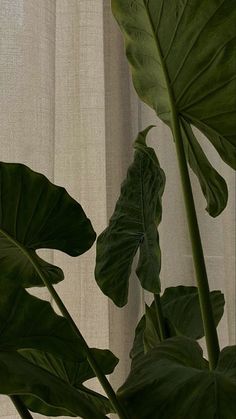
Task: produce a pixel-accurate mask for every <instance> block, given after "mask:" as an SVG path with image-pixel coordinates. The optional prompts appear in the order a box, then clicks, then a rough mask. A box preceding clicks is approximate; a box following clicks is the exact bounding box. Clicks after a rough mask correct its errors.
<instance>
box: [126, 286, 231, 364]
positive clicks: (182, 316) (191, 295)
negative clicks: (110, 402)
mask: <svg viewBox="0 0 236 419" xmlns="http://www.w3.org/2000/svg"><path fill="white" fill-rule="evenodd" d="M210 298H211V303H212V309H213V315H214V320H215V324H216V326H217V325H218V324H219V322H220V320H221V318H222V316H223V314H224V304H225V300H224V295H223V294H222V293H221V292H220V291H211V293H210ZM161 306H162V310H163V315H164V318H165V321H166V335H167V336H169V337H173V336H176V335H182V336H186V337H189V338H192V339H200V338H202V337H203V336H204V329H203V323H202V317H201V310H200V304H199V298H198V290H197V288H196V287H187V286H182V285H181V286H178V287H170V288H166V289H165V291H164V293H163V295H162V297H161ZM158 330H159V329H158V322H157V313H156V307H155V302H153V303H152V304H151V306H150V307H148V306H146V313H145V315H144V316H143V317H142V318H141V320H140V322H139V324H138V326H137V328H136V332H135V340H134V344H133V348H132V350H131V353H130V356H131V358H132V359H133V360H135V362H136V359H137V357H139V356H140V354H143V353H144V352H147V351H148V350H150V349H152V348H155V347H156V346H157V345H159V343H160V337H159V333H158Z"/></svg>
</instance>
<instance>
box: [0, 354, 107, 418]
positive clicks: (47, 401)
mask: <svg viewBox="0 0 236 419" xmlns="http://www.w3.org/2000/svg"><path fill="white" fill-rule="evenodd" d="M0 375H1V380H0V394H5V395H12V394H15V395H19V396H22V395H24V396H30V397H31V396H32V395H34V397H33V398H32V399H33V400H37V401H38V404H39V406H40V405H43V406H45V405H47V406H48V407H50V406H52V407H53V408H56V409H59V410H58V412H62V413H61V414H63V415H66V416H80V417H82V418H84V419H91V418H98V419H104V418H106V416H105V415H106V413H108V412H110V411H111V409H110V405H109V402H108V400H107V399H106V398H105V397H103V396H100V395H98V394H96V395H94V394H91V393H90V391H89V390H88V391H87V390H86V389H84V388H75V387H73V386H72V385H70V384H69V383H68V382H66V381H65V380H63V379H61V378H59V377H57V376H56V375H55V374H52V373H50V372H48V371H47V370H46V369H43V368H41V367H38V366H36V365H35V364H33V363H32V362H30V361H29V360H27V359H26V358H25V357H23V356H22V355H20V354H19V353H17V352H14V351H8V352H2V351H0ZM35 398H36V399H35ZM25 400H27V398H26V399H25ZM41 400H42V401H43V403H40V401H41Z"/></svg>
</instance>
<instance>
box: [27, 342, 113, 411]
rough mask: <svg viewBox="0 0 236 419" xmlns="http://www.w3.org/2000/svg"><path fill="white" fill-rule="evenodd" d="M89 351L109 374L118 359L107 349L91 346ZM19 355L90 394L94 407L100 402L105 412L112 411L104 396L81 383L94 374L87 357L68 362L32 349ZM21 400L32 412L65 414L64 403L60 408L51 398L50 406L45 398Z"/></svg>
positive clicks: (28, 397) (105, 372) (32, 397)
mask: <svg viewBox="0 0 236 419" xmlns="http://www.w3.org/2000/svg"><path fill="white" fill-rule="evenodd" d="M91 351H92V353H93V356H94V358H95V359H96V361H97V363H98V364H99V365H100V368H101V369H102V371H103V373H104V374H111V373H112V372H113V371H114V368H115V366H116V365H117V362H118V359H117V358H116V357H115V356H114V355H113V354H112V353H111V352H110V351H108V350H101V349H93V348H92V349H91ZM21 355H23V356H24V357H25V358H26V359H27V360H29V361H30V362H32V363H33V364H35V365H37V366H38V367H40V368H43V369H44V370H46V371H48V372H50V373H51V374H53V375H55V376H57V377H59V378H60V379H61V380H63V382H66V383H68V384H69V385H71V386H73V387H75V388H77V389H78V390H80V392H82V393H83V392H84V393H85V395H86V394H88V395H90V396H91V403H93V402H95V407H96V405H97V406H98V407H99V404H100V403H101V404H102V405H104V406H106V411H107V412H108V411H112V408H111V406H109V403H108V402H107V400H106V399H105V398H104V397H102V396H101V395H100V394H98V393H96V392H94V391H91V390H90V389H88V388H87V387H85V386H84V385H83V383H84V382H85V381H86V380H89V379H90V378H93V377H94V376H95V375H94V372H93V370H92V369H91V367H90V365H89V363H88V361H87V359H85V360H83V361H81V362H77V363H76V362H69V361H65V360H62V359H59V358H57V357H55V356H52V355H51V354H49V353H45V352H41V351H32V350H31V351H28V350H25V351H21ZM22 400H23V401H24V404H25V405H26V406H27V407H28V409H30V410H31V411H34V412H38V413H41V414H44V415H47V416H61V415H64V414H65V412H64V405H61V407H60V408H58V407H55V403H53V399H52V403H51V405H50V406H49V405H48V404H47V403H46V402H45V400H44V401H42V400H39V399H38V398H37V397H35V396H23V397H22ZM67 415H68V413H67Z"/></svg>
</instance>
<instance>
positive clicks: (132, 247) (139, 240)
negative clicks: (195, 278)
mask: <svg viewBox="0 0 236 419" xmlns="http://www.w3.org/2000/svg"><path fill="white" fill-rule="evenodd" d="M150 128H151V127H148V128H147V129H146V130H145V131H143V132H141V133H140V134H139V136H138V138H137V140H136V142H135V148H136V152H135V155H134V161H133V163H132V165H131V166H130V168H129V170H128V173H127V178H126V180H125V181H124V182H123V184H122V188H121V194H120V198H119V200H118V202H117V204H116V207H115V211H114V213H113V215H112V217H111V219H110V223H109V226H108V227H107V228H106V230H105V231H104V232H103V233H102V234H101V235H100V236H99V238H98V240H97V260H96V269H95V277H96V280H97V283H98V285H99V287H100V288H101V289H102V291H103V293H104V294H106V295H108V296H109V297H110V298H111V299H112V300H113V301H114V303H115V304H116V305H118V306H123V305H125V304H126V303H127V297H128V287H129V276H130V273H131V266H132V262H133V259H134V256H135V254H136V252H137V250H138V249H139V252H140V253H139V262H138V266H137V270H136V272H137V275H138V278H139V280H140V282H141V285H142V287H143V288H145V289H146V290H148V291H152V292H159V291H160V279H159V272H160V264H161V253H160V246H159V237H158V232H157V227H156V226H157V225H158V224H159V222H160V221H161V212H162V209H161V197H162V194H163V190H164V184H165V175H164V172H163V170H162V169H161V168H160V165H159V162H158V159H157V157H156V154H155V152H154V150H153V149H152V148H150V147H147V146H146V143H145V140H146V136H147V133H148V131H149V130H150Z"/></svg>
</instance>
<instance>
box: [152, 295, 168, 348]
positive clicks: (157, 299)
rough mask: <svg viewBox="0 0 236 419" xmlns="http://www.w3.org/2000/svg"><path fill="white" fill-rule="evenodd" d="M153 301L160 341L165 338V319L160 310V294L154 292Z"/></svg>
mask: <svg viewBox="0 0 236 419" xmlns="http://www.w3.org/2000/svg"><path fill="white" fill-rule="evenodd" d="M154 301H155V308H156V316H157V324H158V328H159V335H160V339H161V342H162V341H163V340H165V339H166V338H167V336H166V331H165V319H164V315H163V311H162V306H161V298H160V294H154Z"/></svg>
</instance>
